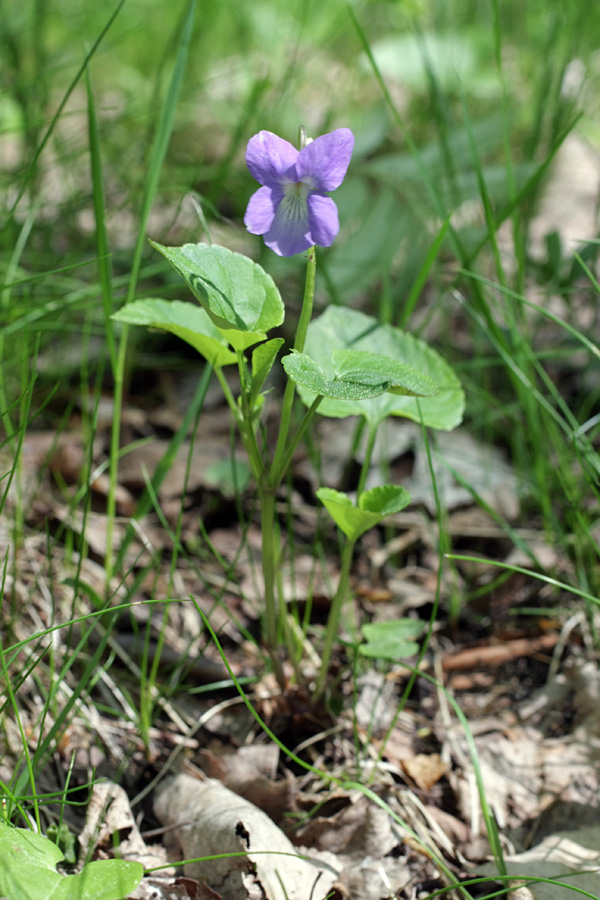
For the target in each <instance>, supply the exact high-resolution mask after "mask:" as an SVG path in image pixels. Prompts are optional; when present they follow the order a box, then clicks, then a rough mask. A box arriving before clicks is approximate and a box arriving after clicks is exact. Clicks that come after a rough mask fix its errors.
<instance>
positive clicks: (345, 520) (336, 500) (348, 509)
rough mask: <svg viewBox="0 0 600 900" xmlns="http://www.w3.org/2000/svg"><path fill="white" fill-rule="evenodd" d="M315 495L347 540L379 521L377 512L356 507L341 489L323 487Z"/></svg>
mask: <svg viewBox="0 0 600 900" xmlns="http://www.w3.org/2000/svg"><path fill="white" fill-rule="evenodd" d="M317 497H318V498H319V500H320V501H321V503H322V504H323V506H324V507H325V509H326V510H327V512H328V513H329V515H330V516H331V518H332V519H333V521H334V522H335V524H336V525H337V526H338V528H339V529H340V530H341V531H343V532H344V534H345V535H346V537H347V538H348V540H349V541H356V540H357V539H358V538H359V537H360V536H361V534H364V533H365V531H368V530H369V528H373V527H374V526H375V525H377V524H378V523H379V522H380V521H381V516H380V515H379V513H376V512H369V510H366V509H358V508H357V507H356V506H354V504H353V503H352V500H351V499H350V497H349V496H348V495H347V494H343V493H342V492H341V491H334V490H333V488H325V487H323V488H319V490H318V491H317Z"/></svg>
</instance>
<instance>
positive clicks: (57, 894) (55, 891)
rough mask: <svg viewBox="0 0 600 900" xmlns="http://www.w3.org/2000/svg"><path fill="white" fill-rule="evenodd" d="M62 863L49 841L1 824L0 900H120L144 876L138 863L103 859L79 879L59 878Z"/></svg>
mask: <svg viewBox="0 0 600 900" xmlns="http://www.w3.org/2000/svg"><path fill="white" fill-rule="evenodd" d="M62 859H63V854H62V852H61V850H60V849H59V848H58V847H57V845H56V844H54V843H53V842H52V841H50V840H48V838H45V837H43V836H42V835H40V834H34V833H33V832H32V831H28V830H27V829H25V828H12V827H11V826H10V825H7V824H5V823H3V822H0V860H2V865H1V866H0V896H2V897H4V898H6V900H120V898H122V897H127V895H128V894H130V893H131V892H132V891H133V890H135V888H136V887H137V886H138V884H139V883H140V881H141V880H142V876H143V874H144V867H143V866H142V864H141V863H138V862H129V861H127V860H123V859H104V860H96V861H95V862H91V863H88V864H87V865H86V866H84V867H83V869H82V870H81V872H80V873H79V874H78V875H61V874H60V873H59V872H57V871H56V865H57V863H59V862H61V861H62Z"/></svg>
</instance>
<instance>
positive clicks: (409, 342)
mask: <svg viewBox="0 0 600 900" xmlns="http://www.w3.org/2000/svg"><path fill="white" fill-rule="evenodd" d="M339 350H350V351H366V352H368V353H375V354H378V355H379V356H385V357H388V358H389V359H391V360H394V361H397V362H399V363H402V364H406V365H408V366H411V367H412V368H413V369H415V370H416V371H417V372H418V373H419V374H420V375H425V376H427V377H428V378H430V379H431V380H432V381H433V382H434V383H435V384H436V385H437V386H438V388H439V392H438V393H437V394H436V395H435V396H431V397H410V396H397V395H395V394H393V393H391V392H390V391H389V390H388V391H387V393H382V394H381V395H380V396H377V397H372V398H366V399H363V401H362V402H360V403H358V402H356V401H355V400H354V399H348V398H329V397H326V398H325V399H324V400H323V401H322V402H321V405H320V406H319V413H320V414H321V415H324V416H331V417H333V418H343V417H345V416H364V417H365V419H366V420H367V422H368V423H369V426H370V427H372V428H376V427H377V425H379V423H380V422H382V421H383V420H384V419H385V418H386V417H387V416H390V415H391V416H406V417H407V418H409V419H414V420H415V421H416V422H421V421H423V423H424V424H425V425H427V426H429V427H431V428H441V429H444V430H446V431H450V430H451V429H452V428H455V427H456V426H457V425H458V424H460V422H461V421H462V416H463V412H464V406H465V397H464V393H463V390H462V388H461V385H460V381H459V380H458V378H457V376H456V374H455V373H454V371H453V370H452V368H451V366H449V365H448V363H447V362H446V361H445V360H444V359H442V357H441V356H440V355H439V354H438V353H436V352H435V350H433V349H432V348H431V347H429V346H427V344H425V343H424V342H423V341H420V340H418V339H417V338H415V337H413V336H412V335H410V334H407V333H406V332H403V331H400V329H399V328H395V327H394V326H392V325H380V324H379V322H377V320H376V319H374V318H373V317H372V316H367V315H365V314H364V313H361V312H358V311H357V310H354V309H345V308H342V307H339V306H330V307H328V309H327V310H326V311H325V312H324V313H323V314H322V315H321V316H319V318H318V319H315V320H314V321H313V322H311V323H310V325H309V327H308V333H307V336H306V343H305V346H304V353H305V355H308V356H310V357H311V358H312V359H314V360H316V361H317V362H318V363H319V365H320V367H321V368H322V371H323V378H324V379H325V380H326V381H330V380H332V379H333V378H334V377H335V374H336V366H335V363H334V357H333V354H334V353H335V351H339ZM390 386H391V385H390ZM299 394H300V397H301V398H302V400H303V402H304V403H305V404H306V405H307V406H310V404H311V403H312V402H313V400H314V391H312V390H311V389H310V388H308V387H307V386H305V385H303V384H300V383H299Z"/></svg>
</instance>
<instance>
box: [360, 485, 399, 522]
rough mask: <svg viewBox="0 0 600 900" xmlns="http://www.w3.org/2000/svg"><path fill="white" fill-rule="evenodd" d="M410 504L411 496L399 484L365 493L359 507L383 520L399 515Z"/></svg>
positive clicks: (380, 486) (384, 486) (375, 488)
mask: <svg viewBox="0 0 600 900" xmlns="http://www.w3.org/2000/svg"><path fill="white" fill-rule="evenodd" d="M409 503H410V494H409V493H408V491H406V490H405V489H404V488H403V487H400V485H398V484H381V485H379V487H374V488H371V489H370V490H368V491H363V492H362V494H361V495H360V499H359V501H358V505H359V507H360V509H364V510H368V511H369V512H375V513H377V514H378V515H379V516H381V518H382V519H383V518H385V516H392V515H394V514H395V513H399V512H400V511H401V510H403V509H404V507H405V506H408V504H409Z"/></svg>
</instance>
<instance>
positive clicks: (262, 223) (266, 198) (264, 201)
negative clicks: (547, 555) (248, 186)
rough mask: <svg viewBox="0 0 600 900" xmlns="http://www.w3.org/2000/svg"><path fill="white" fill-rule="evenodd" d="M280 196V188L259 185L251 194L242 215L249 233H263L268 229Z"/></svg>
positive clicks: (281, 195)
mask: <svg viewBox="0 0 600 900" xmlns="http://www.w3.org/2000/svg"><path fill="white" fill-rule="evenodd" d="M282 197H283V191H282V190H281V188H270V187H261V188H259V189H258V190H257V191H255V192H254V194H252V196H251V197H250V200H249V201H248V206H247V207H246V213H245V215H244V225H245V226H246V228H247V229H248V231H249V232H250V234H265V232H266V231H268V230H269V228H270V227H271V225H272V224H273V219H274V218H275V213H276V212H277V207H278V206H279V203H280V201H281V198H282Z"/></svg>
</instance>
